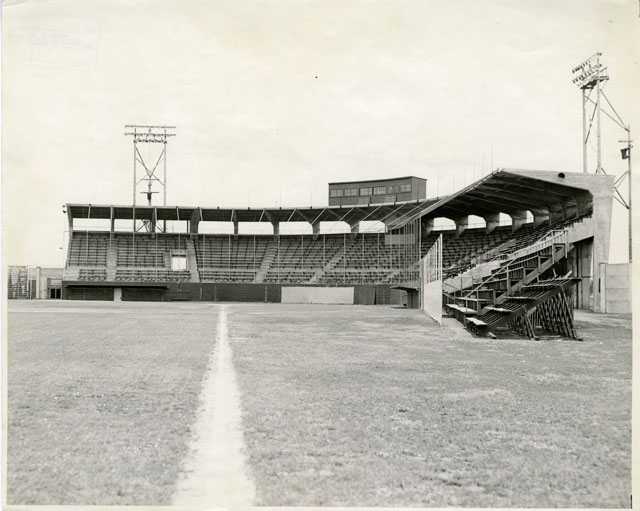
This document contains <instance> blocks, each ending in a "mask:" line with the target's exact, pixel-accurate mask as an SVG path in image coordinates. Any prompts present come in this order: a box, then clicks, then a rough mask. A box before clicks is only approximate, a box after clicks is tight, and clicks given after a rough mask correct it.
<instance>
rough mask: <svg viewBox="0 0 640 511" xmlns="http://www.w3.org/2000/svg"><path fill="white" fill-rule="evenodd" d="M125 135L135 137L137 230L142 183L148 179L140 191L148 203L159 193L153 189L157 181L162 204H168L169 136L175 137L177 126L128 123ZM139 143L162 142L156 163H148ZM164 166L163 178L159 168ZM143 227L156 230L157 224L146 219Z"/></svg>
mask: <svg viewBox="0 0 640 511" xmlns="http://www.w3.org/2000/svg"><path fill="white" fill-rule="evenodd" d="M124 128H125V135H126V136H131V137H133V213H134V221H133V230H134V231H135V230H136V226H135V211H136V193H137V192H138V187H139V185H140V184H141V183H144V182H145V181H146V189H144V190H143V191H140V192H139V193H141V194H143V195H145V196H146V198H147V205H149V206H151V201H152V197H153V195H154V194H156V193H159V192H158V191H155V190H153V183H154V182H156V183H158V184H159V185H160V187H162V204H163V205H164V206H166V205H167V141H168V138H169V137H175V136H176V134H175V132H174V131H175V129H176V127H175V126H149V125H141V124H126V125H125V127H124ZM138 144H162V145H161V149H160V151H159V153H158V156H157V159H156V160H155V164H153V165H148V164H147V162H146V161H145V159H144V157H143V156H142V154H141V153H140V150H139V149H138ZM138 163H139V164H140V165H142V168H143V169H144V174H143V175H142V177H141V178H140V179H138V176H137V174H138V172H137V167H138ZM160 166H162V179H160V178H159V177H158V172H159V171H158V169H159V167H160ZM143 227H144V228H145V229H146V230H147V231H155V229H156V226H155V224H154V223H153V222H151V221H148V220H145V221H144V222H143ZM163 231H165V232H166V222H165V225H164V227H163Z"/></svg>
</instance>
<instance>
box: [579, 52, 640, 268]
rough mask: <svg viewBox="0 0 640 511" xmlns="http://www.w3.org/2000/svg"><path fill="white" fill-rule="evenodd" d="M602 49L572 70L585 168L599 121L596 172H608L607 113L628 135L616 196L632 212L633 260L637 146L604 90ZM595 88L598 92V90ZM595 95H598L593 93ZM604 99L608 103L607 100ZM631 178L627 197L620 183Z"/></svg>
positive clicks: (630, 228)
mask: <svg viewBox="0 0 640 511" xmlns="http://www.w3.org/2000/svg"><path fill="white" fill-rule="evenodd" d="M600 57H602V53H600V52H598V53H594V54H593V55H592V56H591V57H589V58H588V59H586V60H585V61H583V62H582V63H580V64H579V65H577V66H576V67H574V68H573V69H572V70H571V73H572V74H573V79H572V81H573V83H574V84H575V85H576V86H577V87H578V88H579V89H580V90H581V91H582V139H581V142H582V171H583V172H584V173H585V174H586V173H588V159H587V146H588V143H589V140H590V135H591V132H592V128H593V127H594V124H595V130H596V168H595V174H605V175H606V174H607V173H606V171H605V170H604V167H603V165H602V131H601V127H600V120H601V116H602V115H605V116H606V117H607V118H609V119H610V120H611V121H613V122H614V123H615V124H616V126H618V127H620V128H622V129H623V130H624V131H625V133H626V137H625V139H624V140H619V141H618V142H619V143H622V144H624V147H623V148H622V149H621V150H620V153H621V156H622V159H623V160H627V170H626V171H625V172H623V173H622V174H621V175H620V176H618V177H617V178H616V180H615V184H614V186H615V195H614V199H616V200H617V201H618V202H619V203H620V204H621V205H622V206H624V207H625V208H626V209H627V211H628V215H629V223H628V225H629V235H628V236H629V249H628V250H629V262H631V255H632V209H631V200H632V199H631V197H632V190H631V184H632V179H631V149H632V147H633V145H632V142H633V141H632V140H631V126H630V125H629V124H626V123H625V122H624V120H623V119H622V117H621V116H620V114H618V112H617V110H616V109H615V108H614V106H613V104H612V103H611V101H609V98H608V97H607V94H606V93H605V92H604V82H606V81H607V80H609V73H608V70H607V67H606V66H604V65H603V64H602V63H601V62H600ZM594 91H595V92H594ZM594 95H595V99H594V98H593V97H592V96H594ZM603 99H604V103H603ZM625 178H626V179H627V183H628V186H627V198H626V199H625V197H624V196H623V194H622V193H621V192H620V185H621V184H622V183H623V182H624V180H625Z"/></svg>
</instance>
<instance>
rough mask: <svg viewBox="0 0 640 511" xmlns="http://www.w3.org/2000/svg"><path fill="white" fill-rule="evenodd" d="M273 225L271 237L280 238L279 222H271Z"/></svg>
mask: <svg viewBox="0 0 640 511" xmlns="http://www.w3.org/2000/svg"><path fill="white" fill-rule="evenodd" d="M271 225H273V235H274V236H280V222H271Z"/></svg>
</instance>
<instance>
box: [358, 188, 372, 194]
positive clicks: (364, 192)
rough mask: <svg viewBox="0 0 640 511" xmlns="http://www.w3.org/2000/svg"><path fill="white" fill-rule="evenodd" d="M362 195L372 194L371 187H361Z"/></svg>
mask: <svg viewBox="0 0 640 511" xmlns="http://www.w3.org/2000/svg"><path fill="white" fill-rule="evenodd" d="M360 195H361V196H365V195H371V188H360Z"/></svg>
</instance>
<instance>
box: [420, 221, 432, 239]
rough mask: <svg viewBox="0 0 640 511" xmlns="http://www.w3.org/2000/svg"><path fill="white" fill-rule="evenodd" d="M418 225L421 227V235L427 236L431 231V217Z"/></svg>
mask: <svg viewBox="0 0 640 511" xmlns="http://www.w3.org/2000/svg"><path fill="white" fill-rule="evenodd" d="M420 227H421V229H422V237H423V238H426V237H427V236H429V234H431V231H433V218H429V219H428V220H426V221H424V222H422V223H421V225H420Z"/></svg>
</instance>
